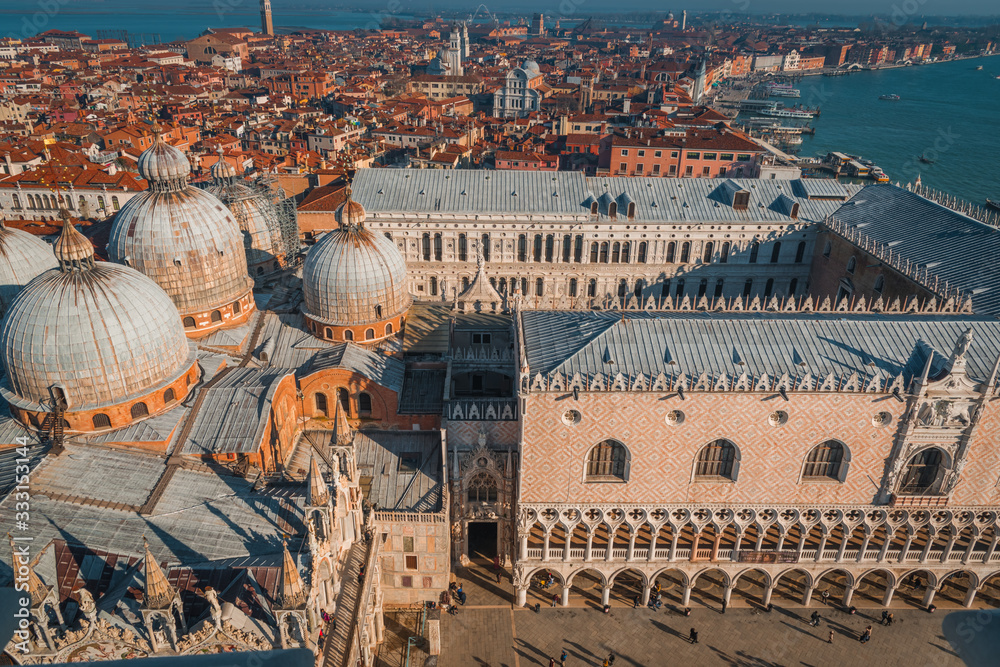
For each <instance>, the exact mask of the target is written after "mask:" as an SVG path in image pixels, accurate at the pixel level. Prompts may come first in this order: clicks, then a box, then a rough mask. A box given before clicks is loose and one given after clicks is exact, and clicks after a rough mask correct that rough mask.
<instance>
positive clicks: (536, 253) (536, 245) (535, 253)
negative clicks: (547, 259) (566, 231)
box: [531, 234, 542, 262]
mask: <svg viewBox="0 0 1000 667" xmlns="http://www.w3.org/2000/svg"><path fill="white" fill-rule="evenodd" d="M531 247H532V253H531V258H532V260H534V261H536V262H540V261H542V235H541V234H535V237H534V240H533V241H532V245H531Z"/></svg>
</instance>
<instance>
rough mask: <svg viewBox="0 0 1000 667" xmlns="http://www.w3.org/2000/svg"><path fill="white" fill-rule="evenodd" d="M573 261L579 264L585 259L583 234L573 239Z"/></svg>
mask: <svg viewBox="0 0 1000 667" xmlns="http://www.w3.org/2000/svg"><path fill="white" fill-rule="evenodd" d="M573 261H574V262H576V263H577V264H579V263H580V262H582V261H583V236H582V235H578V236H577V237H576V238H575V239H573Z"/></svg>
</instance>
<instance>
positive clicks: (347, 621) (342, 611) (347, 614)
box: [323, 541, 365, 667]
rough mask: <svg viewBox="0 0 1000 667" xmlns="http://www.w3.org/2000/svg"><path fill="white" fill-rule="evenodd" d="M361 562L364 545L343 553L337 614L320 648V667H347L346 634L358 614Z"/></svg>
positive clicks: (347, 635) (347, 643)
mask: <svg viewBox="0 0 1000 667" xmlns="http://www.w3.org/2000/svg"><path fill="white" fill-rule="evenodd" d="M364 560H365V544H364V542H360V541H359V542H355V543H354V544H353V545H351V548H350V550H349V551H348V552H347V560H346V562H345V564H344V569H343V577H342V578H341V582H340V594H339V595H338V596H337V610H336V613H335V614H334V615H333V617H334V623H333V624H332V625H335V629H333V628H331V627H330V626H327V629H326V631H324V633H323V634H324V635H325V636H326V637H327V639H326V641H325V643H324V644H323V667H347V665H346V664H345V663H346V661H347V658H348V655H347V648H348V645H349V644H350V634H351V633H352V632H354V624H355V623H357V619H356V618H355V614H357V610H358V600H359V596H360V594H361V585H360V582H358V572H359V571H360V570H361V565H362V563H364Z"/></svg>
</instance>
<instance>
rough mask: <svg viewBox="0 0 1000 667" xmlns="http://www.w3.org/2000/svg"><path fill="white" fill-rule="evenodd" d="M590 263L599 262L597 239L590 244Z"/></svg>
mask: <svg viewBox="0 0 1000 667" xmlns="http://www.w3.org/2000/svg"><path fill="white" fill-rule="evenodd" d="M590 263H591V264H597V241H594V242H593V243H591V244H590Z"/></svg>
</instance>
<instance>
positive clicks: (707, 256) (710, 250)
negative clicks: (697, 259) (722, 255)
mask: <svg viewBox="0 0 1000 667" xmlns="http://www.w3.org/2000/svg"><path fill="white" fill-rule="evenodd" d="M714 254H715V244H714V243H712V242H711V241H709V242H707V243H706V244H705V251H704V252H703V253H702V254H701V261H703V262H704V263H705V264H711V263H712V255H714Z"/></svg>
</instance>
